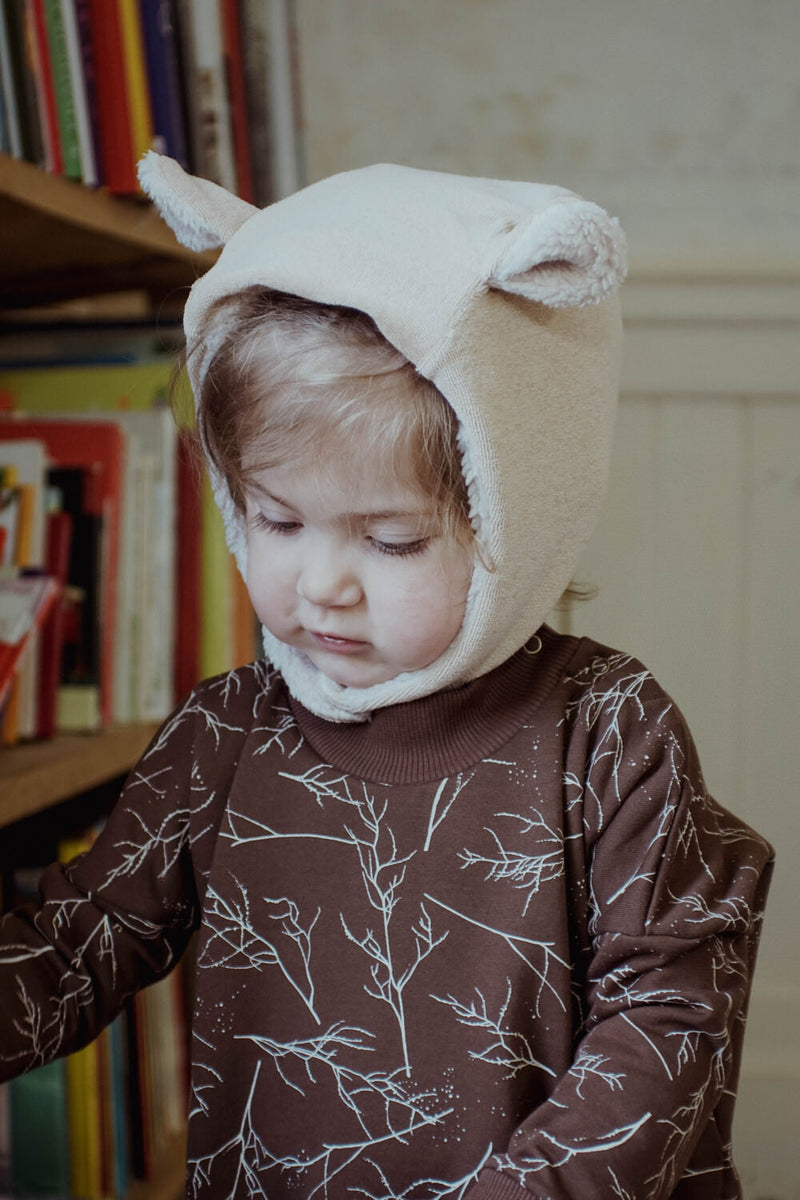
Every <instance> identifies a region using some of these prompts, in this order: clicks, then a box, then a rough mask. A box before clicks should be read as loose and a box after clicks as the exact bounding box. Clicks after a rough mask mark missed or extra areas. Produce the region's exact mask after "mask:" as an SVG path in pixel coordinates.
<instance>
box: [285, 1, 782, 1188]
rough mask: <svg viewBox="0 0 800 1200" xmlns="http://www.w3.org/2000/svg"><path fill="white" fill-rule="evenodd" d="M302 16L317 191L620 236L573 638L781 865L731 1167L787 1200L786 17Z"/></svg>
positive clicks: (473, 9) (339, 10) (668, 8)
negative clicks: (530, 205) (614, 665)
mask: <svg viewBox="0 0 800 1200" xmlns="http://www.w3.org/2000/svg"><path fill="white" fill-rule="evenodd" d="M298 5H299V7H298V12H299V26H300V35H301V36H300V49H301V67H302V72H303V103H304V109H305V121H306V128H305V145H306V152H307V169H308V176H309V178H310V179H316V178H319V177H321V176H323V175H326V174H329V173H331V172H333V171H337V170H343V169H346V168H349V167H355V166H362V165H364V164H366V163H369V162H375V161H386V160H389V161H395V162H402V163H408V164H410V165H414V166H424V167H434V168H438V169H444V170H455V171H463V172H466V173H476V174H485V175H502V176H506V177H518V178H529V179H539V180H544V181H547V182H555V183H560V184H564V185H566V186H568V187H572V188H574V189H576V190H577V191H580V192H582V193H583V194H585V195H588V196H589V197H590V198H591V199H594V200H597V201H599V202H600V203H602V204H604V205H605V206H606V207H608V208H610V209H611V210H612V211H613V212H614V213H615V214H616V215H618V216H619V217H620V218H621V219H622V221H623V224H624V225H625V227H626V228H627V230H628V234H629V240H630V248H631V281H630V283H629V284H628V285H627V287H626V289H625V294H624V308H625V317H626V359H625V372H624V386H623V396H622V402H621V408H620V420H619V431H618V439H617V450H616V457H615V461H614V466H613V470H612V481H611V485H610V490H609V496H608V501H607V504H606V508H605V511H604V514H603V517H602V519H601V523H600V526H599V528H598V531H597V534H596V536H595V538H594V539H593V542H592V544H591V546H590V548H589V551H588V553H587V555H586V558H585V560H584V563H583V564H582V569H581V575H582V577H584V578H586V577H589V578H591V579H594V580H595V581H596V582H597V583H599V584H600V587H601V591H600V595H599V597H598V599H597V600H596V601H593V602H592V603H590V604H588V605H587V606H585V608H581V609H580V610H579V611H577V612H575V613H573V614H572V615H571V620H572V622H573V624H574V626H575V628H576V629H578V630H580V631H582V630H584V629H585V630H587V631H590V632H592V633H593V634H595V635H596V636H599V637H600V638H602V639H606V640H608V641H609V642H611V643H612V644H615V645H621V646H622V647H623V648H625V649H630V650H631V651H633V652H634V653H636V654H638V655H640V656H641V657H643V658H644V659H645V661H646V662H647V663H648V665H650V666H651V667H652V669H653V670H654V671H655V673H656V674H657V675H658V676H659V677H660V678H661V679H662V681H663V682H664V684H665V685H666V686H667V688H668V689H669V690H670V691H671V692H672V693H673V695H674V697H675V699H676V700H677V702H678V703H679V704H680V706H681V707H682V708H683V709H684V711H685V712H686V714H687V717H688V718H689V722H690V724H691V725H692V727H693V729H694V732H695V734H696V737H697V740H698V743H699V745H700V748H701V754H702V757H703V760H704V764H705V769H706V774H707V776H708V780H709V784H710V786H711V788H712V790H713V791H714V792H715V793H716V794H717V796H718V798H719V799H720V800H721V801H722V802H723V803H725V804H727V805H728V806H729V807H731V808H733V809H734V810H735V811H737V812H738V813H740V814H741V815H742V816H744V817H745V819H747V820H750V821H751V822H752V823H753V824H754V825H756V826H757V828H759V830H761V831H762V832H764V833H765V834H766V835H767V836H768V837H770V838H771V839H772V840H773V841H774V842H775V843H776V844H777V846H778V850H779V867H778V871H777V874H776V878H775V883H774V887H773V893H772V898H771V903H770V908H769V912H768V920H767V924H766V928H765V934H764V940H763V947H762V954H761V960H760V964H759V971H758V977H757V983H756V989H755V994H754V997H753V1003H752V1009H751V1019H750V1028H749V1033H748V1040H747V1045H746V1055H745V1064H744V1071H743V1078H742V1085H741V1089H740V1098H739V1107H738V1120H737V1139H736V1140H737V1159H738V1162H739V1166H740V1170H741V1172H742V1175H743V1179H744V1183H745V1196H746V1197H747V1200H762V1198H763V1200H766V1198H767V1197H769V1198H770V1200H800V1154H798V1151H797V1146H798V1142H800V1137H798V1134H800V1129H798V1119H797V1113H798V1112H799V1111H800V1037H798V1034H797V1027H798V1018H800V944H799V941H798V929H800V921H798V918H797V903H796V900H795V876H796V873H797V870H798V865H800V854H799V852H800V815H799V814H800V795H799V794H798V793H800V787H798V782H797V781H798V778H800V770H798V767H797V765H796V761H797V753H796V747H797V743H798V740H800V704H799V701H798V697H800V687H798V684H799V683H800V673H799V672H798V666H799V665H800V637H799V636H798V616H799V615H800V614H799V613H798V597H799V596H800V555H799V554H798V543H799V542H800V132H799V130H800V70H799V69H798V66H797V63H798V57H799V54H798V52H799V51H800V3H799V2H798V0H667V2H665V0H324V2H323V0H298Z"/></svg>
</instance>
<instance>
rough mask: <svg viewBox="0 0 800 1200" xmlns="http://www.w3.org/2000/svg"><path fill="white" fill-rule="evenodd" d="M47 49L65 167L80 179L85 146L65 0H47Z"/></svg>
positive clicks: (69, 174) (65, 169) (44, 2)
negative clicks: (68, 41) (82, 150)
mask: <svg viewBox="0 0 800 1200" xmlns="http://www.w3.org/2000/svg"><path fill="white" fill-rule="evenodd" d="M43 8H44V20H45V31H46V36H47V49H48V56H49V63H50V72H51V74H52V78H53V93H54V96H55V103H56V118H57V129H58V140H59V146H60V148H61V160H62V171H63V173H64V174H65V175H66V176H67V177H68V178H70V179H80V178H81V176H82V169H81V148H80V141H79V137H78V117H77V112H76V108H75V95H74V92H73V83H72V72H71V69H70V62H69V47H68V45H67V33H66V29H65V27H64V14H63V10H62V7H61V0H43Z"/></svg>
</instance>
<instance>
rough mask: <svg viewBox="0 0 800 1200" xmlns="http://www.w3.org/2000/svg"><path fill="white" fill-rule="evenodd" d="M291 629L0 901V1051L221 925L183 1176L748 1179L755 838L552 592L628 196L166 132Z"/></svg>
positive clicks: (608, 338)
mask: <svg viewBox="0 0 800 1200" xmlns="http://www.w3.org/2000/svg"><path fill="white" fill-rule="evenodd" d="M142 179H143V183H144V186H145V187H146V189H147V190H148V191H149V193H150V194H151V195H152V196H153V198H154V199H155V201H156V203H157V204H158V205H159V207H160V209H161V211H162V213H163V214H164V216H165V218H166V219H167V220H168V221H169V222H170V224H172V226H173V228H175V230H176V232H177V233H178V234H179V236H180V237H181V238H182V240H184V241H185V242H186V243H187V244H189V245H192V246H194V247H196V248H203V247H208V246H214V245H222V246H223V247H224V248H223V250H222V253H221V255H220V258H219V260H218V261H217V263H216V264H215V265H214V266H213V267H212V268H211V269H210V270H209V271H208V272H207V273H206V275H205V276H204V277H203V278H201V279H200V280H198V282H197V283H196V284H195V286H194V288H193V289H192V292H191V295H190V297H189V300H188V302H187V306H186V314H185V325H186V334H187V346H188V367H189V374H190V378H191V381H192V386H193V390H194V395H195V399H196V405H197V423H198V432H199V436H200V439H201V442H202V446H203V449H204V452H205V455H206V458H207V461H208V464H209V469H210V472H211V476H212V480H213V483H214V487H215V492H216V495H217V499H218V502H219V504H220V507H221V509H222V512H223V516H224V519H225V523H226V529H227V532H228V537H229V543H230V546H231V549H232V551H233V553H234V554H235V555H236V557H237V561H238V563H239V566H240V568H241V570H242V572H243V573H244V575H245V578H246V580H247V586H248V589H249V592H250V596H251V598H252V602H253V606H254V609H255V611H256V613H257V614H258V617H259V618H260V621H261V623H262V625H263V631H264V644H265V658H264V660H263V661H258V662H256V663H253V664H251V665H249V666H246V667H243V668H241V669H239V670H235V671H232V672H231V673H229V674H227V675H225V676H223V677H220V678H217V679H212V680H209V681H207V682H205V683H202V684H200V685H199V686H198V687H197V688H196V689H195V690H194V691H193V692H192V694H191V695H190V696H189V697H188V698H187V699H186V700H185V701H184V703H183V704H181V706H180V707H179V708H178V709H177V711H176V712H175V713H174V714H173V715H172V716H171V717H170V718H169V719H168V720H167V721H166V722H165V724H164V726H163V727H162V729H161V730H160V732H159V733H158V734H157V736H156V737H155V739H154V740H153V742H152V744H151V746H150V747H149V749H148V750H147V752H146V753H145V754H144V756H143V758H142V760H141V762H140V763H139V765H138V766H137V768H136V769H135V770H134V771H133V772H132V774H131V776H130V778H129V780H128V782H127V784H126V787H125V789H124V792H123V795H122V797H121V799H120V801H119V803H118V805H117V806H116V808H115V810H114V812H113V813H112V815H111V817H110V819H109V821H108V823H107V825H106V827H105V829H104V830H103V832H102V833H101V835H100V836H99V838H98V840H97V842H96V844H95V845H94V847H93V848H92V850H91V851H90V852H89V853H88V854H86V855H85V856H83V857H82V858H79V859H76V860H74V861H73V862H72V863H70V864H68V865H67V866H66V867H64V866H53V867H51V868H49V869H48V870H47V871H46V872H45V874H44V877H43V880H42V884H41V902H40V903H39V905H38V906H34V907H31V908H28V909H26V910H23V911H20V912H18V913H16V914H10V915H9V916H8V917H6V919H5V923H4V926H3V933H2V941H1V942H0V1001H1V1002H2V1012H3V1019H2V1033H0V1069H1V1070H2V1073H3V1075H4V1076H6V1077H8V1076H11V1075H13V1074H16V1073H20V1072H22V1071H24V1070H27V1069H29V1068H31V1067H35V1066H36V1065H38V1064H39V1063H42V1062H44V1061H46V1060H48V1059H50V1058H52V1057H55V1056H57V1055H59V1054H64V1053H67V1052H68V1051H71V1050H73V1049H75V1048H77V1047H78V1046H80V1045H82V1044H84V1043H85V1042H87V1041H88V1040H90V1039H91V1038H92V1037H94V1036H95V1035H96V1034H97V1032H98V1031H99V1030H100V1029H101V1028H102V1027H103V1026H104V1025H105V1024H106V1023H107V1022H108V1021H110V1020H111V1019H112V1018H113V1017H114V1016H115V1014H116V1013H117V1012H118V1011H119V1010H120V1008H121V1007H122V1005H123V1004H124V1003H125V1000H126V999H127V998H128V997H129V996H130V995H131V994H132V993H133V992H134V991H136V990H137V989H138V988H141V987H143V986H145V985H147V984H148V983H151V982H152V981H154V980H156V979H158V978H159V977H161V976H162V975H164V974H165V973H166V972H168V971H169V970H170V969H171V967H172V966H173V965H174V964H175V962H176V961H177V959H178V958H179V957H180V956H181V954H182V953H183V952H184V950H185V949H186V947H187V944H188V943H189V940H190V938H192V935H193V934H194V933H195V932H196V933H197V940H196V951H195V953H196V996H195V1003H194V1013H193V1027H192V1082H191V1102H190V1108H191V1114H190V1120H189V1145H188V1161H187V1195H188V1196H191V1197H197V1198H198V1200H223V1198H224V1200H228V1198H231V1200H233V1198H240V1197H241V1198H244V1197H253V1196H263V1197H270V1200H279V1198H281V1197H285V1198H286V1200H290V1198H294V1197H298V1198H304V1200H312V1198H319V1200H323V1198H326V1200H346V1198H348V1197H358V1198H360V1200H444V1198H445V1197H447V1198H453V1200H455V1198H464V1200H524V1198H525V1197H536V1198H537V1200H587V1198H588V1197H608V1198H612V1197H613V1198H616V1200H632V1198H633V1197H637V1198H641V1200H660V1198H666V1197H675V1198H676V1200H677V1198H680V1200H694V1198H698V1200H699V1198H703V1200H705V1198H706V1197H718V1198H720V1200H723V1198H724V1200H733V1198H734V1197H736V1196H739V1195H740V1191H739V1186H738V1182H737V1176H736V1172H735V1169H734V1166H733V1162H732V1158H731V1144H730V1135H731V1121H732V1109H733V1101H734V1097H735V1092H736V1083H737V1072H738V1065H739V1059H740V1052H741V1039H742V1033H743V1026H744V1016H745V1010H746V1004H747V997H748V992H749V987H750V981H751V975H752V969H753V963H754V956H755V949H756V942H757V937H758V932H759V928H760V920H761V915H762V910H763V903H764V897H765V892H766V887H767V882H768V878H769V867H770V861H771V851H770V848H769V846H768V845H767V844H766V843H765V842H764V841H763V840H762V839H761V838H760V837H759V836H758V835H757V834H755V833H754V832H752V831H751V830H750V829H748V828H747V827H746V826H745V825H744V824H742V823H741V822H740V821H739V820H737V819H736V818H735V817H733V816H732V815H730V814H729V813H727V812H726V811H725V810H724V809H722V808H720V807H719V806H718V805H717V804H716V803H715V802H714V801H713V800H712V799H710V797H709V796H708V795H707V793H706V790H705V787H704V784H703V779H702V775H701V771H700V767H699V764H698V761H697V756H696V753H695V749H694V747H693V744H692V740H691V736H690V734H689V732H688V730H687V729H686V726H685V724H684V721H683V719H682V717H681V715H680V713H679V712H678V710H677V709H676V708H675V706H674V704H673V703H672V701H671V700H670V699H669V697H668V696H666V695H665V694H664V692H663V691H662V689H661V688H660V687H659V686H658V684H657V683H656V682H655V681H654V680H653V678H652V677H651V676H650V674H649V673H648V672H647V670H646V669H645V668H644V667H643V666H642V665H641V664H640V663H638V662H636V661H635V660H634V659H632V658H631V657H629V656H628V655H625V654H622V653H619V652H617V651H615V650H611V649H608V648H607V647H604V646H600V645H598V644H597V643H595V642H593V641H591V640H589V639H587V638H581V639H578V638H573V637H566V636H561V635H559V634H557V633H555V632H554V631H553V630H552V629H551V628H549V627H548V626H547V625H546V624H544V623H543V622H544V621H545V618H546V616H547V613H548V612H549V611H550V609H551V608H552V607H553V605H554V604H555V602H556V601H557V600H558V598H559V596H560V594H561V593H562V592H563V590H564V589H565V587H567V585H568V584H569V580H570V576H571V572H572V570H573V568H574V565H575V563H576V561H577V558H578V556H579V554H580V551H581V549H582V548H583V546H584V544H585V542H586V540H587V538H588V537H589V534H590V532H591V529H592V525H593V522H594V520H595V517H596V513H597V509H598V505H599V503H600V499H601V496H602V492H603V487H604V483H605V478H606V474H607V469H608V458H609V448H610V439H611V429H612V423H613V414H614V404H615V397H616V389H617V373H618V359H619V341H620V338H619V327H620V321H619V306H618V301H617V298H616V294H615V293H616V289H617V286H618V284H619V282H620V280H621V278H622V275H623V273H624V246H623V240H622V235H621V233H620V231H619V228H618V226H617V225H616V222H614V221H612V220H611V219H610V218H608V217H607V215H606V214H605V213H603V212H602V210H600V209H598V208H597V207H596V206H594V205H592V204H589V203H587V202H585V201H582V200H580V199H579V198H578V197H576V196H574V195H572V194H571V193H569V192H566V191H564V190H563V189H558V188H550V187H541V186H537V185H533V184H525V183H505V182H501V181H495V180H482V179H467V178H460V177H456V176H448V175H443V174H438V173H435V172H427V171H417V170H412V169H409V168H402V167H391V166H378V167H372V168H367V169H365V170H360V171H354V172H348V173H345V174H343V175H339V176H335V177H333V178H332V179H329V180H325V181H323V182H321V183H319V184H316V185H314V186H312V187H310V188H307V189H305V190H304V191H302V192H300V193H298V194H296V195H295V196H292V197H290V198H289V199H287V200H284V201H281V202H280V203H278V204H276V205H274V206H272V207H271V208H269V209H266V210H264V211H263V212H258V211H256V210H254V209H253V208H251V207H250V206H249V205H247V204H244V203H243V202H242V201H240V200H238V199H236V198H235V197H232V196H230V195H228V194H227V193H225V192H224V191H223V190H222V189H220V188H218V187H216V186H215V185H213V184H210V183H208V182H206V181H202V180H196V179H192V178H191V177H189V176H187V175H185V174H184V173H183V172H182V171H181V169H180V168H179V167H178V166H177V164H175V163H173V162H171V161H170V160H169V159H164V158H159V157H158V156H155V155H150V156H148V157H147V159H146V160H145V162H144V163H143V167H142Z"/></svg>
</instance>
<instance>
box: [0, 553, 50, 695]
mask: <svg viewBox="0 0 800 1200" xmlns="http://www.w3.org/2000/svg"><path fill="white" fill-rule="evenodd" d="M57 596H58V584H57V583H56V581H55V580H54V579H51V578H50V577H49V576H48V575H20V576H18V577H17V578H14V579H4V580H0V709H2V707H3V704H4V703H5V701H6V699H7V697H8V695H9V693H10V691H11V685H12V684H13V682H14V677H15V674H16V670H17V667H18V665H19V662H20V659H21V658H22V655H23V652H24V650H25V647H26V646H27V645H28V642H29V640H30V638H31V636H32V635H33V632H34V630H36V629H40V628H41V626H42V622H43V621H44V620H45V619H46V618H47V615H48V613H49V612H51V611H52V607H53V604H54V602H55V600H56V597H57Z"/></svg>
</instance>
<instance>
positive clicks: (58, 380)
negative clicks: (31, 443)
mask: <svg viewBox="0 0 800 1200" xmlns="http://www.w3.org/2000/svg"><path fill="white" fill-rule="evenodd" d="M172 372H173V366H172V363H171V362H169V361H166V360H159V361H156V362H142V363H116V364H108V363H106V364H97V365H94V364H80V365H77V366H61V367H47V368H39V367H12V368H5V369H3V368H0V391H2V393H3V396H4V398H5V401H6V402H7V403H8V404H9V405H10V406H11V408H12V409H15V410H17V411H18V412H26V413H70V412H92V411H94V412H98V413H101V412H104V411H105V412H109V414H111V415H113V414H114V412H124V411H126V410H128V409H140V408H152V406H153V404H154V403H155V402H156V401H158V400H161V401H164V400H165V399H166V396H167V393H168V390H169V385H170V381H171V378H172Z"/></svg>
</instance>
